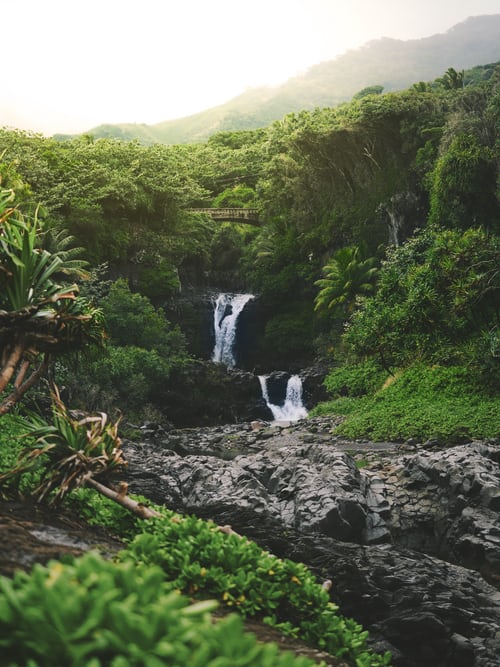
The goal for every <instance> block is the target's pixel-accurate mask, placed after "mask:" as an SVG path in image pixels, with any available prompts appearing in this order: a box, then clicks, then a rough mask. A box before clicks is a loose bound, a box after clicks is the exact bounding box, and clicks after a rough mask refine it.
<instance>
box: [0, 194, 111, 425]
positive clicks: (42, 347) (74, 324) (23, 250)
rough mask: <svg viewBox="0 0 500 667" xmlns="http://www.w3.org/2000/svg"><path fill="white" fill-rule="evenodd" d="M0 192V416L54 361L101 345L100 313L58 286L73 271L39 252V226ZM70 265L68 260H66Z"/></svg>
mask: <svg viewBox="0 0 500 667" xmlns="http://www.w3.org/2000/svg"><path fill="white" fill-rule="evenodd" d="M14 199H15V195H14V192H13V191H12V190H6V189H2V188H0V415H2V414H5V413H6V412H9V411H10V410H11V409H12V408H13V406H14V405H15V404H16V403H17V402H18V401H19V400H20V398H21V397H22V396H24V394H25V393H26V392H27V391H28V390H29V389H30V388H31V387H32V386H33V385H34V384H36V383H37V382H38V381H39V380H40V378H41V377H43V375H44V374H45V373H46V372H47V371H48V368H49V364H50V362H51V360H52V359H53V358H54V357H56V356H57V355H60V354H63V353H67V352H75V351H77V350H80V349H83V348H85V347H87V346H88V345H89V344H92V343H94V344H99V343H102V342H103V340H104V328H103V318H102V313H101V311H100V310H99V309H97V308H94V307H93V306H92V305H91V304H90V303H89V302H88V301H86V300H85V299H82V298H81V297H80V296H79V290H78V286H77V285H76V284H73V285H68V284H65V283H63V282H62V281H60V280H58V278H59V276H61V275H64V273H65V272H66V271H68V272H70V273H71V272H73V273H74V270H75V268H76V267H75V265H74V264H72V263H71V262H70V265H69V267H68V266H67V265H66V264H65V256H64V253H62V252H56V253H51V252H49V251H48V250H43V249H42V248H40V247H39V245H40V244H39V231H40V228H39V222H38V219H37V217H36V215H35V217H34V218H32V219H28V218H24V217H23V216H22V214H21V213H20V212H19V210H18V209H17V207H16V206H14ZM71 259H73V258H71Z"/></svg>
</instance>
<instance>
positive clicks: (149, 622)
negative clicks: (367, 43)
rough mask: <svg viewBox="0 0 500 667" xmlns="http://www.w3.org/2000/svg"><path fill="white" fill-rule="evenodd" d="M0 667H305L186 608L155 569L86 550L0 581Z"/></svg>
mask: <svg viewBox="0 0 500 667" xmlns="http://www.w3.org/2000/svg"><path fill="white" fill-rule="evenodd" d="M0 591H1V596H0V652H1V654H2V664H3V665H5V667H21V666H22V667H25V666H26V665H29V667H52V665H71V666H72V667H100V666H101V665H102V666H103V667H104V666H106V667H108V666H109V667H134V666H137V667H165V665H174V664H175V665H176V666H178V667H183V666H185V667H238V666H241V667H243V666H245V665H247V666H250V665H252V666H254V667H308V666H309V665H313V664H314V663H313V662H312V661H311V660H309V659H306V658H302V657H296V656H294V655H293V654H292V653H288V652H284V653H281V652H280V651H279V649H278V647H277V646H276V645H275V644H258V643H257V641H256V639H255V637H254V636H253V635H250V634H247V633H244V632H243V626H242V621H241V618H240V617H239V616H237V615H236V614H232V615H230V616H228V617H227V618H225V619H223V620H221V621H219V622H218V623H215V624H214V623H213V622H212V619H211V616H210V614H209V613H208V612H209V611H211V610H213V609H214V608H215V606H216V603H215V602H211V601H203V602H198V603H196V604H189V603H188V600H187V599H186V598H184V597H182V596H180V595H179V593H178V592H175V591H172V589H171V586H170V584H168V583H167V582H165V580H164V574H163V572H162V571H161V569H160V568H159V567H146V566H144V565H142V566H136V565H134V564H133V563H130V562H129V563H120V564H114V563H110V562H108V561H106V560H104V559H102V558H101V557H100V556H98V555H97V554H95V553H89V554H86V555H85V556H83V557H82V558H79V559H77V560H75V561H74V563H72V564H63V563H60V562H57V561H52V562H51V563H49V564H48V565H47V566H41V565H35V567H34V568H33V570H32V572H31V573H30V574H26V573H24V572H18V573H17V574H16V575H15V577H14V579H13V580H12V581H11V580H9V579H7V578H1V579H0Z"/></svg>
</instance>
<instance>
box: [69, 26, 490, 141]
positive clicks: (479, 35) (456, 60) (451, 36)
mask: <svg viewBox="0 0 500 667" xmlns="http://www.w3.org/2000/svg"><path fill="white" fill-rule="evenodd" d="M498 60H500V14H494V15H486V16H476V17H470V18H468V19H467V20H466V21H464V22H462V23H459V24H457V25H455V26H454V27H452V28H451V29H450V30H448V31H447V32H445V33H441V34H437V35H433V36H431V37H425V38H422V39H413V40H407V41H403V40H398V39H392V38H381V39H377V40H374V41H371V42H368V43H367V44H365V45H364V46H362V47H360V48H358V49H353V50H349V51H347V52H346V53H344V54H343V55H341V56H338V57H337V58H335V59H334V60H330V61H327V62H323V63H320V64H318V65H314V66H312V67H311V68H309V70H307V71H306V72H305V73H304V74H301V75H299V76H296V77H293V78H291V79H289V80H288V81H286V82H285V83H283V84H282V85H280V86H275V87H259V88H251V89H249V90H247V91H245V92H244V93H242V94H241V95H238V96H237V97H234V98H233V99H231V100H229V101H228V102H227V103H225V104H222V105H219V106H217V107H213V108H211V109H207V110H205V111H202V112H200V113H197V114H194V115H192V116H187V117H184V118H179V119H176V120H169V121H165V122H161V123H157V124H155V125H146V124H135V123H130V124H127V123H124V124H115V125H99V126H98V127H95V128H92V129H90V130H89V131H88V134H91V135H93V136H94V137H96V138H102V137H113V138H117V139H124V140H132V139H137V140H138V141H140V142H141V143H145V144H151V143H164V144H179V143H190V142H196V141H205V140H206V139H207V138H208V137H209V136H210V135H211V134H214V133H215V132H219V131H223V130H233V131H234V130H245V129H255V128H259V127H265V126H266V125H269V124H270V123H272V122H273V121H275V120H279V119H280V118H282V117H283V116H284V115H286V114H287V113H290V112H297V111H301V110H310V109H314V108H316V107H327V106H336V105H338V104H341V103H342V102H347V101H349V100H350V99H352V97H353V96H354V95H355V94H356V93H358V92H359V91H360V90H362V89H363V88H366V87H369V86H382V87H383V91H384V92H391V91H396V90H403V89H405V88H408V87H410V86H411V85H412V84H414V83H417V82H419V81H432V80H434V79H435V78H437V77H439V76H441V75H442V74H443V73H444V72H445V71H446V70H447V69H448V68H449V67H453V68H454V69H456V70H462V69H470V68H472V67H474V66H477V65H483V64H487V63H492V62H496V61H498ZM56 138H59V139H64V138H68V135H56Z"/></svg>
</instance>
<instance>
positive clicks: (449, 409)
mask: <svg viewBox="0 0 500 667" xmlns="http://www.w3.org/2000/svg"><path fill="white" fill-rule="evenodd" d="M312 414H313V415H314V414H316V415H318V414H343V415H346V419H345V421H344V422H343V423H342V424H341V425H340V426H338V427H337V428H336V429H335V433H336V434H339V435H344V436H347V437H349V438H360V437H363V438H370V439H372V440H393V441H402V440H406V439H408V438H418V439H420V440H427V439H429V438H432V439H437V440H439V441H441V442H443V443H445V444H447V443H456V442H461V441H463V440H466V439H473V438H489V437H498V436H499V435H500V401H499V399H498V396H496V395H495V394H491V392H489V391H488V389H487V388H486V389H485V390H484V391H483V390H481V388H480V387H478V386H477V384H476V383H475V376H474V374H473V372H472V371H471V370H469V369H467V368H464V367H460V366H451V367H450V366H449V367H446V366H432V367H431V366H426V365H424V364H415V365H414V366H412V367H410V368H408V369H406V370H405V371H404V372H402V373H400V374H399V375H398V376H397V377H395V378H394V381H393V382H392V383H389V384H388V386H386V387H385V388H383V389H381V390H379V391H377V392H375V393H373V394H371V395H370V396H364V397H362V398H359V399H356V398H340V399H338V400H335V401H331V402H329V403H327V404H324V405H319V406H317V407H316V408H315V409H314V411H312Z"/></svg>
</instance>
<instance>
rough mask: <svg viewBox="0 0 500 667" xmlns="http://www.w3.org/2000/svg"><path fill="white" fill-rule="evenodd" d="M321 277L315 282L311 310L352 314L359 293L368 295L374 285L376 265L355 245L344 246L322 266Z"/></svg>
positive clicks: (373, 260) (374, 261) (374, 260)
mask: <svg viewBox="0 0 500 667" xmlns="http://www.w3.org/2000/svg"><path fill="white" fill-rule="evenodd" d="M323 274H324V277H323V278H321V279H320V280H317V281H316V282H315V285H317V286H318V287H320V291H319V292H318V294H317V296H316V299H315V310H317V311H319V312H325V311H328V310H331V311H338V312H340V313H341V314H342V315H344V316H348V315H350V314H351V313H352V311H353V309H354V306H355V304H356V299H357V298H358V297H359V296H365V295H367V294H371V293H372V292H373V291H374V288H375V281H376V279H377V274H378V268H377V266H376V259H375V258H374V257H364V255H363V250H362V249H361V248H360V247H359V246H347V247H345V248H340V250H337V252H335V253H334V255H333V257H332V258H331V259H330V261H329V262H328V263H327V264H326V265H325V266H324V267H323Z"/></svg>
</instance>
